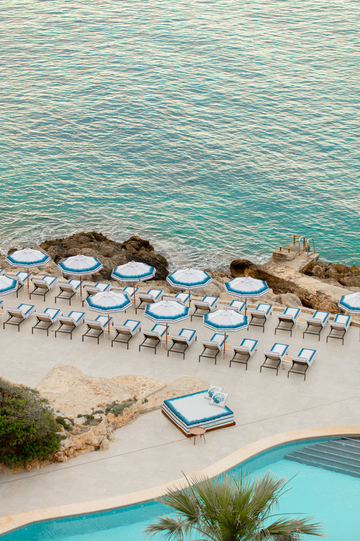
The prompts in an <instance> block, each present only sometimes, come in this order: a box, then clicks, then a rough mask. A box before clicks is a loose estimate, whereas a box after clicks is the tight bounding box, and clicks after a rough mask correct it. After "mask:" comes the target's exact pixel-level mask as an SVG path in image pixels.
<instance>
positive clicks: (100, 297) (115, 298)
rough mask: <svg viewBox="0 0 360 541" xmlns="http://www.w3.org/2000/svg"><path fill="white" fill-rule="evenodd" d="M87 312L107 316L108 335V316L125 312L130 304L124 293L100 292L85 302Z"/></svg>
mask: <svg viewBox="0 0 360 541" xmlns="http://www.w3.org/2000/svg"><path fill="white" fill-rule="evenodd" d="M85 302H86V304H87V306H88V308H89V310H92V311H93V312H98V313H100V314H102V315H105V316H108V333H109V334H110V315H111V314H116V313H118V312H125V311H126V310H127V309H128V308H130V306H131V304H132V302H131V300H130V299H129V297H128V296H127V295H126V294H125V293H120V292H116V291H100V292H99V293H95V295H91V297H89V298H88V299H86V300H85Z"/></svg>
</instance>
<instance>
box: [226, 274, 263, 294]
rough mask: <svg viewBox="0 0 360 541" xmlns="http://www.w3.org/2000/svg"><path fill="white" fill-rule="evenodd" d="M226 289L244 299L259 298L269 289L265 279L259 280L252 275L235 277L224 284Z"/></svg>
mask: <svg viewBox="0 0 360 541" xmlns="http://www.w3.org/2000/svg"><path fill="white" fill-rule="evenodd" d="M224 287H225V291H226V293H228V294H229V295H232V296H234V297H240V298H243V299H247V298H257V297H261V296H262V295H264V294H265V293H266V292H267V291H269V288H268V285H267V283H266V282H265V281H264V280H257V279H256V278H251V277H250V276H241V277H240V278H234V279H233V280H230V282H226V283H225V284H224Z"/></svg>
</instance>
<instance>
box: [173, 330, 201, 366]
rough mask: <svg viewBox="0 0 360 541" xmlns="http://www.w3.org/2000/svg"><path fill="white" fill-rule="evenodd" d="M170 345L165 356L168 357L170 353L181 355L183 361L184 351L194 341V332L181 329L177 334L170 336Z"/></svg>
mask: <svg viewBox="0 0 360 541" xmlns="http://www.w3.org/2000/svg"><path fill="white" fill-rule="evenodd" d="M171 340H172V344H171V347H170V349H168V352H167V356H168V357H169V353H170V351H172V352H173V353H181V354H182V356H183V359H185V351H186V350H187V348H188V347H189V346H191V344H192V343H193V342H194V340H196V331H194V330H192V329H181V331H180V332H179V334H177V335H171Z"/></svg>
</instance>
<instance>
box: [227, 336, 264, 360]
mask: <svg viewBox="0 0 360 541" xmlns="http://www.w3.org/2000/svg"><path fill="white" fill-rule="evenodd" d="M257 344H258V340H252V339H251V338H244V340H243V341H242V342H241V344H240V345H239V346H233V350H234V351H236V352H237V353H242V354H249V355H250V356H251V355H253V354H254V353H255V351H256V346H257Z"/></svg>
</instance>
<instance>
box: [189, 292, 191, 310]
mask: <svg viewBox="0 0 360 541" xmlns="http://www.w3.org/2000/svg"><path fill="white" fill-rule="evenodd" d="M190 304H191V303H190V289H189V309H190V308H191V306H190Z"/></svg>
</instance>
